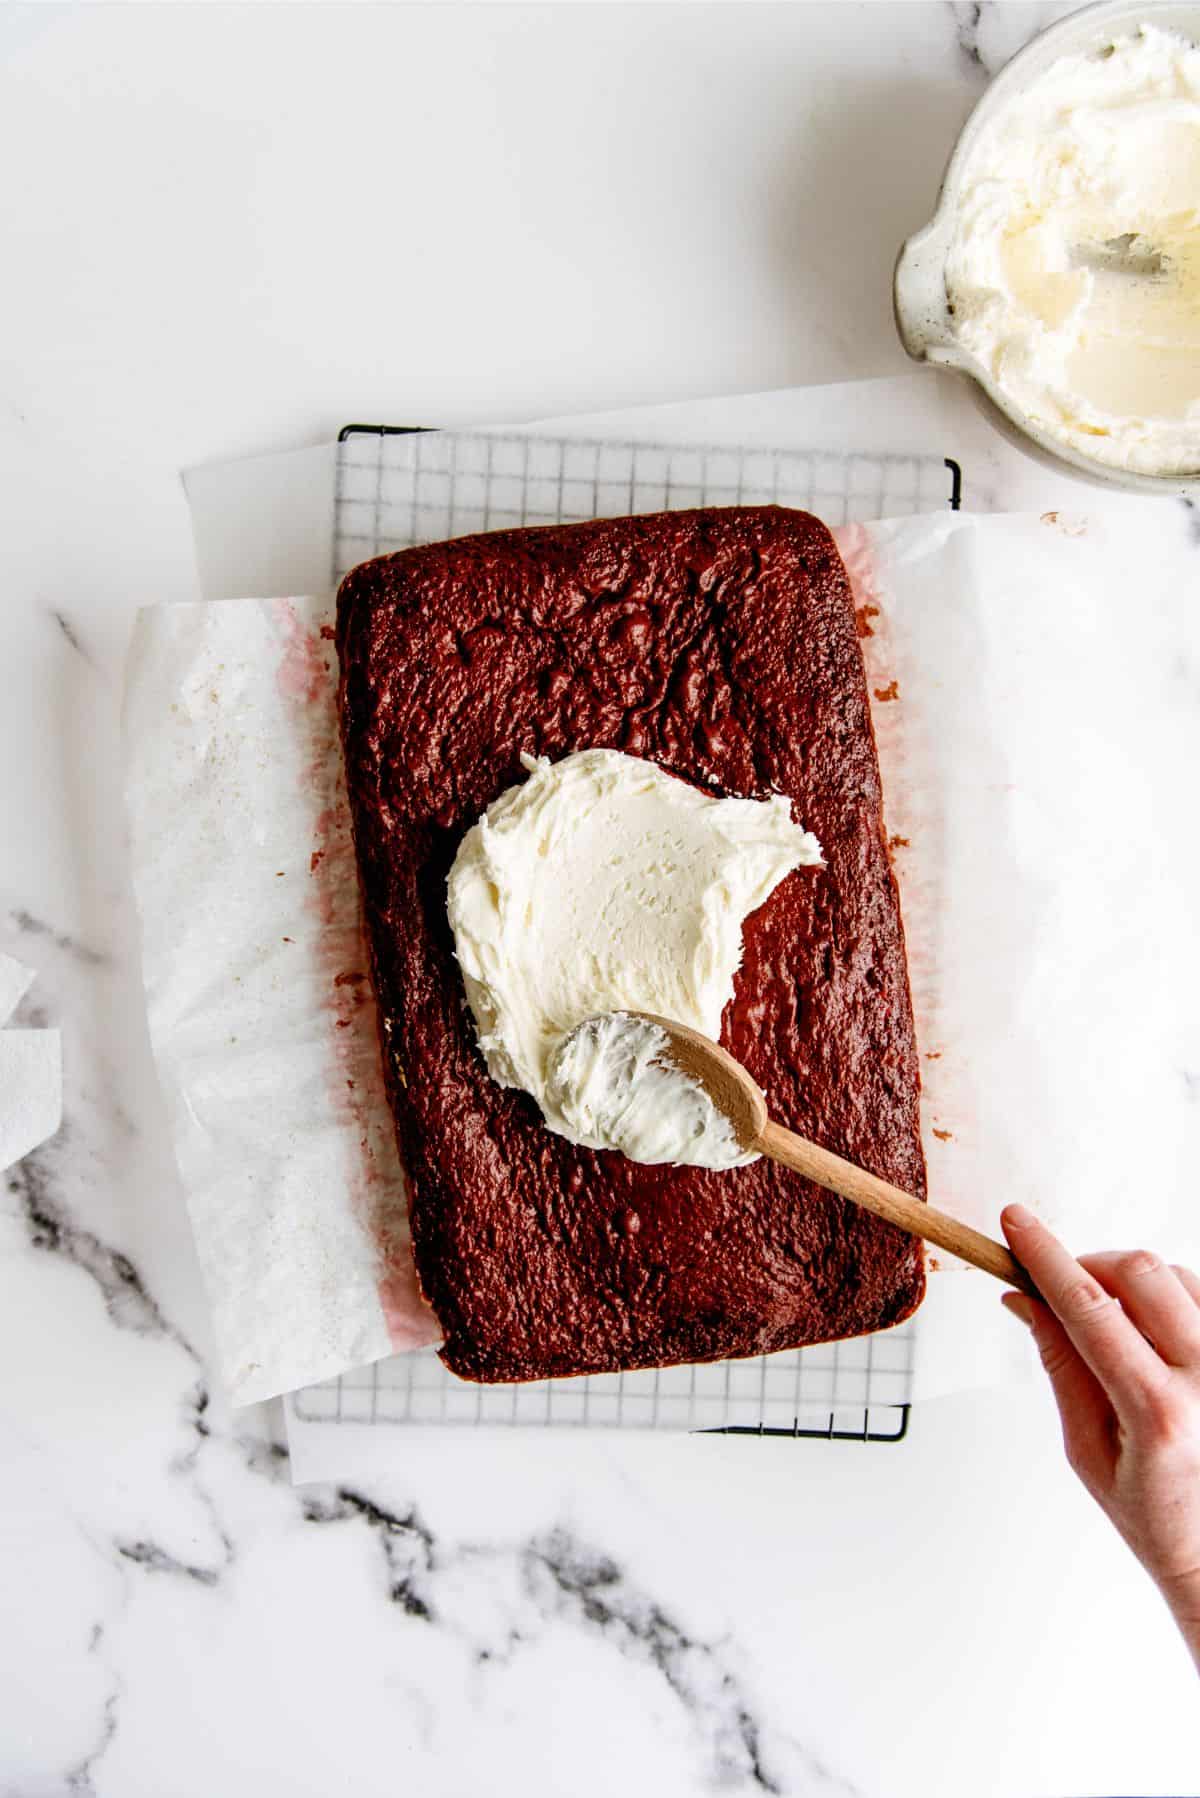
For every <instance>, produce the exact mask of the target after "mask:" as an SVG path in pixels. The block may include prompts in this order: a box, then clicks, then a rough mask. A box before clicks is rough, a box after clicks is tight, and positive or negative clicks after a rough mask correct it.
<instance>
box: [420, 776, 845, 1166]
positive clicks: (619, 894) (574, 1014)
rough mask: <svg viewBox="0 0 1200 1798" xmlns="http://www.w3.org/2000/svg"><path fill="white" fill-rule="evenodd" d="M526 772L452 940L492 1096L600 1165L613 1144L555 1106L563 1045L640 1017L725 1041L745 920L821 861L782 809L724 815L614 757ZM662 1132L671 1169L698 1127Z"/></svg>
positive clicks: (461, 859)
mask: <svg viewBox="0 0 1200 1798" xmlns="http://www.w3.org/2000/svg"><path fill="white" fill-rule="evenodd" d="M524 762H525V767H526V768H527V769H528V771H529V778H528V780H527V781H525V782H524V783H523V785H521V786H517V787H511V788H510V789H509V790H508V792H506V793H503V794H501V796H500V797H499V799H497V800H495V801H494V803H493V804H492V805H490V806H489V807H488V809H487V811H486V812H485V813H484V815H483V817H482V818H481V819H480V820H479V822H478V823H477V824H476V825H474V826H473V827H472V828H471V829H470V830H469V831H468V832H467V834H466V836H465V837H464V838H463V841H462V844H461V845H460V847H459V851H458V855H457V857H456V858H455V862H454V866H453V868H452V869H451V871H450V878H449V882H448V885H447V900H448V910H449V915H450V924H451V927H452V929H453V931H454V943H455V950H456V952H457V955H458V960H459V965H460V966H461V968H462V973H463V979H464V982H465V984H466V991H467V999H468V1002H469V1004H470V1007H471V1011H472V1014H473V1016H474V1019H475V1026H476V1029H477V1031H478V1035H479V1045H480V1048H481V1049H482V1051H483V1054H484V1056H485V1058H486V1060H487V1065H488V1071H489V1072H490V1073H491V1075H492V1077H493V1079H495V1080H497V1081H498V1082H499V1083H500V1085H501V1086H516V1087H521V1088H522V1089H523V1090H524V1091H525V1092H527V1093H529V1094H531V1096H532V1097H533V1098H534V1099H535V1100H536V1101H537V1103H538V1105H539V1106H540V1108H541V1111H542V1115H543V1116H544V1118H545V1120H546V1122H547V1124H548V1125H549V1126H550V1128H551V1129H552V1130H555V1131H557V1132H558V1133H559V1134H560V1135H562V1136H566V1137H569V1138H570V1140H571V1141H572V1142H579V1143H585V1144H586V1145H587V1146H588V1147H592V1148H596V1147H600V1146H603V1141H606V1140H607V1139H606V1138H604V1139H602V1138H601V1136H600V1135H599V1134H598V1133H597V1132H596V1131H591V1133H590V1134H589V1128H590V1127H589V1126H587V1125H586V1124H584V1123H583V1122H582V1121H581V1120H582V1119H583V1118H584V1116H585V1112H584V1111H583V1110H574V1111H571V1114H570V1115H568V1109H569V1107H564V1104H563V1103H562V1100H563V1098H564V1093H563V1090H562V1087H561V1085H559V1086H557V1087H556V1088H555V1090H554V1091H553V1092H552V1091H551V1083H550V1064H551V1059H552V1057H553V1055H554V1053H555V1051H556V1050H557V1049H558V1047H559V1045H560V1043H561V1042H562V1039H563V1038H564V1037H565V1036H566V1035H567V1034H568V1033H569V1032H570V1031H572V1030H574V1029H575V1027H576V1026H577V1025H579V1024H582V1023H583V1022H584V1020H585V1019H587V1018H593V1017H598V1016H600V1015H601V1014H602V1013H606V1012H630V1011H649V1012H656V1013H657V1014H658V1015H659V1016H661V1017H668V1018H672V1019H675V1020H677V1021H678V1022H680V1023H683V1024H690V1025H691V1026H692V1027H693V1028H694V1029H697V1030H702V1031H704V1033H705V1034H706V1035H708V1036H711V1037H714V1038H716V1037H718V1036H719V1035H720V1029H721V1014H722V1012H723V1011H724V1009H725V1006H726V1005H727V1004H728V1002H729V1000H730V998H731V997H732V994H733V977H734V975H735V973H736V972H737V969H738V965H739V963H740V961H741V957H742V924H743V922H744V920H745V919H746V918H747V917H748V916H749V915H750V913H751V912H753V911H756V910H757V908H758V907H759V906H760V905H762V904H763V902H764V901H765V900H766V899H767V898H769V896H770V894H771V893H772V892H773V891H774V889H775V887H776V886H777V885H778V884H779V882H780V881H781V880H782V879H783V878H784V876H785V875H787V874H789V873H790V872H791V871H792V869H793V868H798V867H801V866H805V865H808V866H811V865H814V864H817V863H819V862H820V859H821V850H820V845H819V844H818V843H817V841H816V839H815V838H814V837H812V836H810V835H809V834H808V833H807V832H806V831H804V830H802V829H801V828H800V827H799V825H797V824H794V823H793V822H792V816H791V807H790V805H789V802H788V801H787V800H786V799H784V798H781V797H778V796H776V797H773V798H770V799H763V800H754V799H715V798H713V797H711V796H710V795H708V794H706V793H702V792H699V791H698V790H697V789H696V788H695V787H691V786H688V785H687V784H686V782H684V781H681V780H677V779H675V777H674V776H673V775H670V774H667V773H665V772H664V771H663V769H661V768H659V767H657V766H656V765H655V764H654V763H653V762H648V761H642V760H640V759H639V758H637V757H636V756H629V755H622V754H621V753H619V752H618V751H617V750H613V749H585V750H581V751H579V752H578V753H577V754H574V755H569V756H566V757H565V758H564V759H563V760H562V761H560V762H555V763H554V764H553V765H552V764H551V763H550V762H547V761H535V760H533V759H532V758H530V757H525V758H524ZM585 1084H586V1083H585ZM579 1103H580V1104H584V1105H586V1104H589V1103H591V1101H585V1100H583V1099H580V1101H579ZM682 1109H685V1110H686V1107H684V1108H682ZM594 1115H598V1113H597V1114H594ZM573 1120H574V1121H573ZM664 1128H665V1129H667V1136H666V1137H664V1139H663V1141H664V1142H665V1143H666V1145H667V1147H669V1148H670V1149H671V1151H672V1152H671V1153H669V1154H667V1153H664V1154H663V1155H662V1156H661V1157H658V1158H661V1159H663V1160H675V1159H681V1160H682V1159H688V1155H687V1154H686V1153H685V1151H686V1150H687V1149H688V1147H689V1145H691V1144H693V1137H694V1132H693V1129H692V1124H691V1122H690V1121H689V1118H688V1117H686V1116H682V1115H681V1116H679V1117H678V1118H677V1119H676V1121H675V1123H674V1124H673V1125H665V1126H664ZM672 1131H673V1134H671V1132H672ZM639 1140H642V1141H645V1140H646V1139H645V1138H644V1137H643V1138H641V1139H639ZM676 1151H679V1153H676ZM693 1158H694V1157H693ZM715 1165H720V1166H728V1165H729V1162H728V1161H727V1160H726V1161H721V1162H718V1163H716V1164H715Z"/></svg>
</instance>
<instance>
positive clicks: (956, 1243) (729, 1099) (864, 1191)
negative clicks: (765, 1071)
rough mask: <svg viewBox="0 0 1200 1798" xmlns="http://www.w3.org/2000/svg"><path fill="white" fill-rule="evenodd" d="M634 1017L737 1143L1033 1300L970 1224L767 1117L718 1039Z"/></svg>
mask: <svg viewBox="0 0 1200 1798" xmlns="http://www.w3.org/2000/svg"><path fill="white" fill-rule="evenodd" d="M633 1015H634V1016H636V1017H642V1018H645V1019H646V1021H647V1022H648V1023H651V1024H654V1025H657V1027H658V1029H659V1030H661V1031H662V1032H663V1034H664V1036H665V1037H666V1039H667V1041H666V1047H665V1048H664V1049H663V1050H661V1051H660V1055H662V1056H664V1057H669V1058H670V1060H671V1061H672V1062H673V1063H674V1065H675V1066H676V1067H677V1068H678V1069H679V1071H680V1073H682V1074H683V1075H685V1077H686V1078H687V1079H689V1080H691V1081H694V1082H695V1084H696V1085H697V1086H699V1087H702V1088H703V1090H704V1091H705V1092H706V1093H707V1094H708V1096H709V1098H710V1099H711V1100H712V1102H713V1104H714V1105H715V1106H716V1108H717V1110H718V1111H721V1112H723V1113H724V1115H725V1117H726V1118H727V1119H728V1120H729V1123H730V1126H731V1128H732V1129H733V1132H734V1134H735V1136H736V1137H737V1139H738V1142H739V1144H740V1145H741V1147H742V1148H743V1149H746V1150H753V1151H756V1152H757V1153H758V1154H760V1155H766V1156H768V1157H769V1158H770V1159H771V1160H772V1161H778V1162H780V1163H781V1164H782V1165H783V1166H784V1167H790V1168H792V1169H793V1170H794V1171H795V1172H796V1173H798V1174H802V1175H803V1176H804V1177H805V1179H807V1180H812V1181H814V1182H815V1183H816V1184H817V1185H818V1186H823V1187H824V1188H825V1189H826V1191H828V1192H834V1193H837V1194H838V1195H839V1196H840V1197H841V1198H843V1199H850V1200H851V1201H852V1202H853V1203H854V1204H856V1205H861V1206H862V1207H863V1209H864V1210H866V1211H870V1212H873V1213H874V1215H875V1216H876V1217H881V1218H883V1219H884V1220H885V1221H886V1222H887V1223H889V1224H894V1225H896V1227H897V1228H898V1229H901V1230H906V1231H907V1232H908V1233H909V1235H910V1236H920V1237H923V1238H924V1239H925V1241H927V1242H932V1243H936V1244H937V1246H938V1247H939V1248H943V1249H947V1250H948V1251H949V1252H950V1253H951V1254H952V1255H957V1256H958V1257H959V1258H960V1259H961V1260H963V1261H969V1262H970V1263H971V1265H972V1266H973V1267H979V1268H982V1269H983V1271H984V1272H985V1273H989V1274H991V1275H992V1276H993V1277H994V1278H995V1279H997V1280H1003V1281H1004V1282H1005V1284H1006V1285H1009V1286H1015V1287H1017V1288H1018V1289H1019V1290H1020V1291H1022V1292H1026V1293H1028V1294H1029V1295H1030V1296H1031V1297H1032V1298H1036V1297H1037V1296H1038V1293H1037V1288H1036V1287H1035V1286H1034V1284H1033V1282H1032V1280H1031V1279H1030V1278H1029V1275H1028V1274H1027V1273H1026V1272H1025V1269H1024V1268H1023V1267H1022V1266H1021V1264H1020V1262H1019V1261H1017V1260H1016V1259H1015V1258H1014V1256H1013V1255H1012V1254H1011V1253H1010V1252H1009V1250H1008V1249H1007V1248H1006V1247H1005V1245H1004V1244H1003V1243H1002V1242H996V1241H995V1240H994V1239H993V1238H992V1237H990V1236H985V1235H984V1234H983V1232H982V1231H980V1230H974V1229H972V1228H971V1226H970V1224H964V1223H960V1221H959V1220H958V1218H955V1217H951V1216H949V1214H948V1213H947V1212H944V1211H937V1210H935V1209H934V1207H933V1206H932V1205H927V1204H925V1203H924V1202H923V1201H922V1200H920V1199H914V1198H913V1197H912V1195H911V1193H907V1192H902V1191H901V1190H900V1188H899V1187H898V1186H893V1185H892V1184H891V1182H890V1181H888V1180H881V1179H879V1177H878V1176H877V1175H875V1174H869V1173H868V1172H867V1171H866V1169H865V1168H861V1167H856V1166H855V1164H854V1163H853V1162H852V1161H846V1160H844V1159H843V1157H842V1156H840V1155H834V1154H833V1153H831V1151H830V1150H829V1149H822V1148H821V1147H820V1146H819V1145H818V1144H817V1143H814V1142H809V1140H808V1138H807V1137H804V1136H798V1135H797V1134H796V1132H795V1131H794V1130H785V1129H784V1127H783V1125H782V1124H776V1123H773V1122H772V1121H771V1116H770V1112H769V1110H768V1107H767V1101H766V1097H765V1095H764V1094H763V1092H762V1089H761V1088H760V1087H759V1086H758V1085H757V1084H756V1082H755V1081H754V1080H753V1079H752V1078H751V1076H750V1075H749V1074H748V1073H747V1072H746V1069H745V1068H744V1067H743V1066H742V1064H741V1062H740V1061H736V1060H735V1059H734V1057H733V1056H732V1055H730V1054H729V1052H728V1050H726V1049H723V1048H722V1047H721V1045H720V1044H719V1043H714V1042H713V1041H712V1040H711V1039H710V1038H709V1037H707V1036H704V1035H703V1034H702V1033H701V1032H700V1031H699V1030H692V1029H690V1028H689V1026H688V1025H686V1024H677V1023H675V1022H673V1020H672V1019H670V1018H660V1017H657V1016H655V1015H654V1014H652V1013H650V1012H636V1013H634V1014H633Z"/></svg>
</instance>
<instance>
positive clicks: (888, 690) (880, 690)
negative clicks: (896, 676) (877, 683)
mask: <svg viewBox="0 0 1200 1798" xmlns="http://www.w3.org/2000/svg"><path fill="white" fill-rule="evenodd" d="M872 691H873V692H874V694H875V697H876V699H878V700H879V701H880V703H881V704H882V703H886V701H887V700H889V699H899V697H900V682H899V681H896V680H890V681H889V682H888V684H887V686H886V687H874V688H872Z"/></svg>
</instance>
